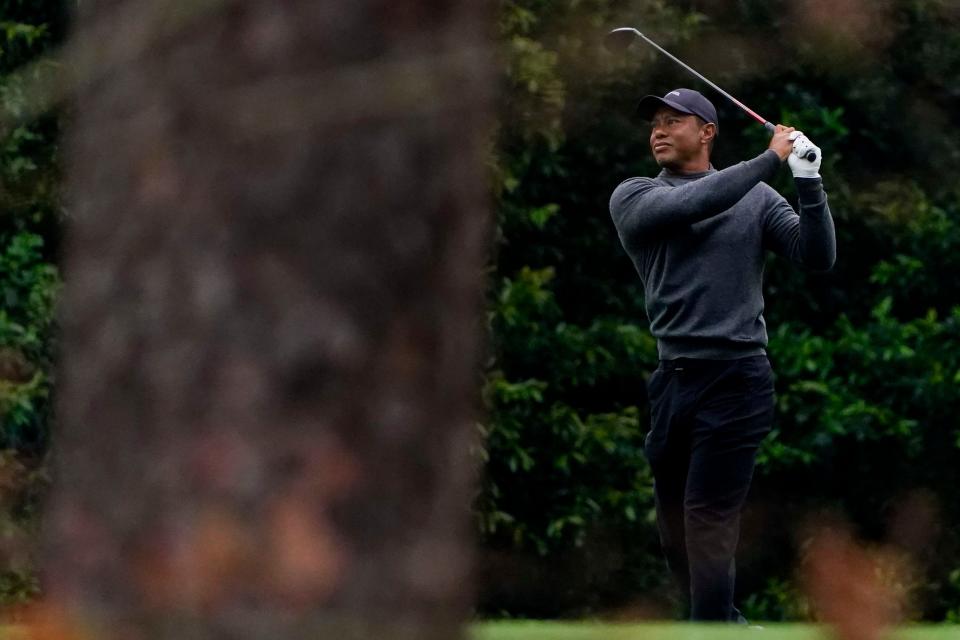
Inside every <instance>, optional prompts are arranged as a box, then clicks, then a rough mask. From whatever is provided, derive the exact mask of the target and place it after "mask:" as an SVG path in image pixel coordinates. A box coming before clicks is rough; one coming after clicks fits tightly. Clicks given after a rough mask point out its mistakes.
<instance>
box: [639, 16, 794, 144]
mask: <svg viewBox="0 0 960 640" xmlns="http://www.w3.org/2000/svg"><path fill="white" fill-rule="evenodd" d="M630 29H631V30H632V31H633V32H634V33H636V34H637V35H638V36H640V37H641V38H643V39H644V40H645V41H646V42H647V44H649V45H650V46H651V47H653V48H654V49H656V50H657V51H659V52H660V53H662V54H663V55H665V56H667V57H668V58H670V59H671V60H673V61H674V62H676V63H677V64H679V65H680V66H681V67H683V68H684V69H686V70H687V71H689V72H690V73H692V74H693V75H695V76H696V77H698V78H700V79H701V80H703V81H704V82H706V83H707V84H708V85H710V86H711V87H713V88H714V89H715V90H716V91H718V92H719V93H720V94H721V95H723V96H724V97H725V98H726V99H727V100H729V101H730V102H732V103H733V104H735V105H737V106H738V107H740V108H741V109H743V110H744V111H746V112H747V113H748V114H749V115H750V117H752V118H753V119H754V120H756V121H757V122H759V123H760V124H762V125H763V126H765V127H767V129H770V130H771V131H772V130H773V129H774V128H775V127H774V125H773V123H772V122H770V121H769V120H767V119H766V118H764V117H763V116H761V115H760V114H758V113H757V112H756V111H754V110H753V109H751V108H750V107H748V106H747V105H745V104H743V103H742V102H740V101H739V100H737V99H736V98H734V97H733V96H732V95H730V94H729V93H727V92H726V91H724V90H723V89H721V88H720V87H718V86H717V85H716V84H714V83H713V82H711V81H710V80H709V79H708V78H707V77H706V76H704V75H703V74H702V73H700V72H699V71H697V70H696V69H694V68H693V67H691V66H690V65H688V64H687V63H686V62H684V61H683V60H681V59H680V58H678V57H677V56H675V55H673V54H672V53H670V52H669V51H667V50H666V49H664V48H663V47H661V46H660V45H658V44H657V43H656V42H654V41H653V40H651V39H650V38H648V37H647V36H645V35H643V34H642V33H640V31H638V30H637V29H633V28H632V27H631V28H630ZM768 125H769V126H768Z"/></svg>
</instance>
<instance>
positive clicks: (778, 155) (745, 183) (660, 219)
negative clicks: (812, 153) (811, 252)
mask: <svg viewBox="0 0 960 640" xmlns="http://www.w3.org/2000/svg"><path fill="white" fill-rule="evenodd" d="M793 131H794V129H793V127H785V126H783V125H777V127H776V131H775V133H774V134H773V137H772V138H771V139H770V145H769V147H768V149H767V150H766V151H764V152H763V153H762V154H760V155H759V156H757V157H756V158H754V159H752V160H748V161H746V162H741V163H740V164H737V165H734V166H732V167H728V168H726V169H724V170H723V171H718V172H717V173H714V174H712V175H709V176H706V177H705V178H701V179H700V180H696V181H693V182H690V183H688V184H685V185H682V186H679V187H664V186H658V185H657V184H656V183H655V182H654V181H653V180H651V179H649V178H631V179H630V180H627V181H625V182H623V183H621V184H620V186H619V187H617V188H616V189H615V190H614V192H613V195H612V196H611V197H610V215H611V216H613V222H614V224H615V225H616V227H617V233H619V234H620V240H621V241H622V242H623V244H624V246H628V245H631V244H636V243H638V242H645V241H647V240H650V239H652V238H655V237H656V236H657V235H658V234H661V233H663V232H664V231H665V230H667V229H669V228H670V227H674V226H686V225H690V224H693V223H694V222H699V221H701V220H706V219H707V218H712V217H713V216H715V215H718V214H720V213H723V212H724V211H726V210H727V209H729V208H730V207H732V206H733V205H734V204H736V203H737V202H739V201H740V199H741V198H743V196H745V195H746V194H747V192H748V191H750V190H751V189H753V188H754V187H755V186H757V184H759V183H760V182H761V181H763V180H769V179H770V178H772V177H773V176H774V175H775V174H776V172H777V169H779V168H780V164H781V162H783V161H784V160H786V159H787V156H789V155H790V153H791V151H792V150H793V146H794V142H793V138H791V135H792V133H793Z"/></svg>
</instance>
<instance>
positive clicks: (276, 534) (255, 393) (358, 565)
mask: <svg viewBox="0 0 960 640" xmlns="http://www.w3.org/2000/svg"><path fill="white" fill-rule="evenodd" d="M487 4H488V3H482V2H474V1H473V0H435V1H431V0H389V1H387V0H382V1H377V0H350V1H349V2H343V1H339V0H286V1H284V2H276V1H275V0H204V1H203V2H187V1H186V0H101V1H100V2H92V3H87V2H84V3H82V5H81V11H82V15H81V16H80V27H79V34H78V37H79V38H80V47H79V49H80V50H81V51H84V52H85V53H86V54H88V55H87V56H86V57H85V59H84V60H83V62H82V63H83V67H82V70H81V71H80V80H81V90H80V95H79V96H78V101H77V109H76V117H75V121H74V123H73V127H72V133H71V135H70V143H69V149H70V151H69V172H70V179H69V182H70V201H71V214H72V222H71V225H70V229H69V234H68V241H67V249H66V259H65V280H66V290H65V296H64V300H63V306H62V324H63V346H62V357H61V360H62V364H61V368H60V380H59V381H58V384H59V398H58V403H57V406H58V415H59V418H58V427H57V429H56V433H55V436H54V451H55V460H56V467H55V476H54V489H53V495H52V496H51V499H50V502H49V508H48V516H47V530H46V533H45V535H44V548H45V568H46V570H45V588H46V591H47V594H48V595H47V597H48V599H49V601H50V602H52V603H54V604H55V605H56V606H57V608H58V610H62V611H65V612H66V613H65V615H66V616H67V617H68V619H69V620H71V621H76V620H80V621H82V623H83V624H84V625H93V628H95V629H98V632H97V633H96V634H94V637H123V638H167V637H169V638H177V639H178V640H183V639H184V638H208V637H209V638H219V637H224V638H227V637H229V638H301V637H302V638H308V637H309V638H331V639H333V638H368V637H369V638H374V637H375V638H378V639H388V640H389V639H390V638H417V639H418V640H422V639H424V638H450V637H456V636H457V635H459V633H460V632H459V629H460V625H461V622H462V620H463V619H464V616H465V615H466V612H467V611H468V608H469V606H470V602H471V596H472V594H471V592H470V587H469V584H470V572H471V568H470V559H471V558H470V556H471V553H470V550H471V548H472V537H471V535H470V519H469V503H470V499H471V493H472V489H473V486H472V483H473V479H474V463H473V462H472V461H471V458H470V455H469V448H470V445H471V443H472V441H473V437H474V432H475V429H474V428H473V412H474V410H475V396H476V382H477V367H476V364H477V363H476V359H477V357H476V356H477V343H478V335H479V333H480V332H479V329H480V322H481V315H482V265H483V257H484V255H483V254H484V251H485V246H484V241H485V240H486V227H487V223H488V216H487V188H486V186H485V185H486V181H485V175H484V172H485V170H484V151H485V139H486V137H487V133H488V131H487V127H488V124H489V120H488V118H489V107H490V104H491V92H492V75H491V63H490V60H489V56H488V53H489V51H488V48H489V43H488V37H487V36H488V33H487V31H488V28H489V26H490V25H489V24H488V17H489V16H488V15H487V14H488V9H487V8H486V7H487Z"/></svg>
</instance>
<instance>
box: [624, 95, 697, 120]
mask: <svg viewBox="0 0 960 640" xmlns="http://www.w3.org/2000/svg"><path fill="white" fill-rule="evenodd" d="M663 107H669V108H671V109H673V110H674V111H679V112H680V113H685V114H687V115H688V116H695V115H697V114H695V113H694V112H693V111H690V110H689V109H687V108H686V107H685V106H683V105H682V104H678V103H676V102H673V101H672V100H664V99H663V98H661V97H660V96H644V97H643V98H641V99H640V104H638V105H637V115H638V116H640V117H641V118H643V119H644V120H647V121H650V120H653V114H655V113H656V112H657V109H662V108H663Z"/></svg>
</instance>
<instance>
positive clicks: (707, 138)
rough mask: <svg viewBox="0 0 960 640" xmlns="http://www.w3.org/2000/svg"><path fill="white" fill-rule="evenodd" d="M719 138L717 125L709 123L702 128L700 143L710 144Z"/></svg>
mask: <svg viewBox="0 0 960 640" xmlns="http://www.w3.org/2000/svg"><path fill="white" fill-rule="evenodd" d="M716 137H717V125H715V124H714V123H712V122H707V123H706V124H704V125H703V126H701V127H700V142H701V143H707V144H710V143H712V142H713V140H714V139H715V138H716Z"/></svg>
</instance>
